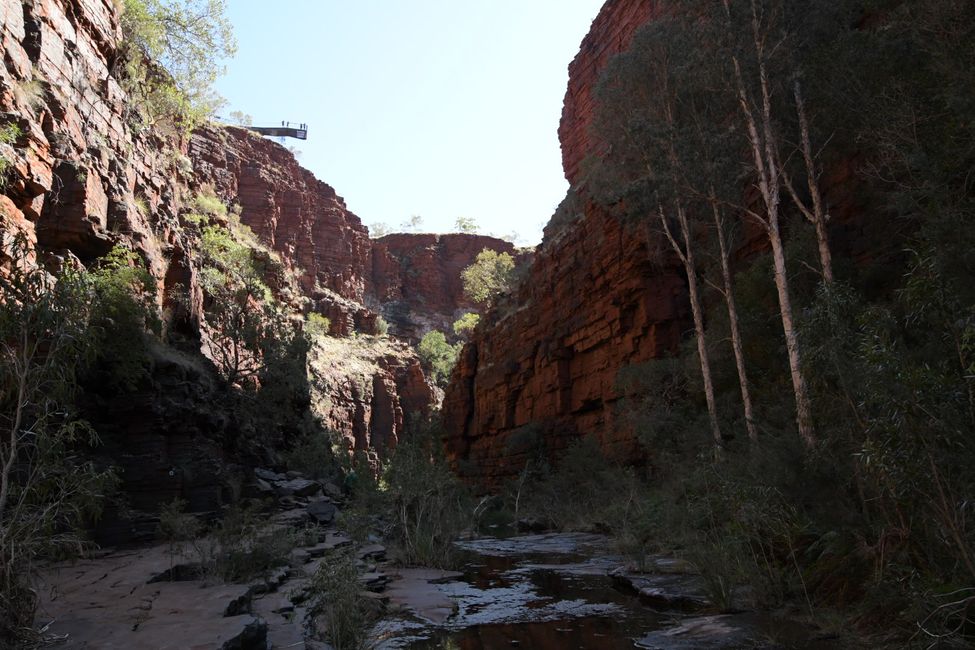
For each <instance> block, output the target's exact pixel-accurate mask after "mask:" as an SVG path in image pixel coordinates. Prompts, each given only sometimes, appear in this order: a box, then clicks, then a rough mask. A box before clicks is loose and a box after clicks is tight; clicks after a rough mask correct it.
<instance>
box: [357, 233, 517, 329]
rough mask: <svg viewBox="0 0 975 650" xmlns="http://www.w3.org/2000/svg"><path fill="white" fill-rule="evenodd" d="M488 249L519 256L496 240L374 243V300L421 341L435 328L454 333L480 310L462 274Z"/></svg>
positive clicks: (397, 238)
mask: <svg viewBox="0 0 975 650" xmlns="http://www.w3.org/2000/svg"><path fill="white" fill-rule="evenodd" d="M485 248H488V249H491V250H494V251H498V252H499V253H500V252H504V253H509V254H512V255H513V254H515V248H514V246H513V245H512V244H510V243H509V242H506V241H504V240H502V239H498V238H496V237H488V236H484V235H468V234H461V233H453V234H448V235H427V234H410V233H397V234H393V235H387V236H385V237H381V238H379V239H376V240H374V241H373V245H372V301H373V304H375V305H376V307H377V309H379V310H380V311H382V314H383V316H384V317H385V318H386V320H387V321H388V322H389V323H390V325H391V326H392V328H393V331H394V332H395V333H396V334H397V335H399V336H403V337H405V338H408V339H411V340H414V341H417V340H419V339H420V338H421V337H422V336H423V335H424V334H426V333H427V332H429V331H430V330H434V329H436V330H440V331H442V332H450V331H451V326H452V325H453V323H454V321H455V320H457V319H458V318H460V317H461V316H462V315H463V314H464V312H467V311H471V310H474V309H475V308H476V306H475V305H474V304H472V303H471V302H470V301H469V300H468V299H467V298H466V296H464V283H463V281H462V280H461V272H462V271H463V270H464V268H465V267H467V266H470V264H471V263H473V261H474V259H475V258H476V257H477V254H478V253H480V252H481V251H482V250H484V249H485Z"/></svg>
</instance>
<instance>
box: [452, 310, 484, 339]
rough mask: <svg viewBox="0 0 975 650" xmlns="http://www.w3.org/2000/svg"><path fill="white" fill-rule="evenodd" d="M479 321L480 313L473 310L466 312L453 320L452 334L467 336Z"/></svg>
mask: <svg viewBox="0 0 975 650" xmlns="http://www.w3.org/2000/svg"><path fill="white" fill-rule="evenodd" d="M480 321H481V316H480V314H475V313H474V312H468V313H466V314H464V315H463V316H461V317H460V318H458V319H457V320H456V321H454V334H456V335H457V336H463V337H468V336H470V335H471V333H472V332H473V331H474V329H475V328H477V324H478V323H479V322H480Z"/></svg>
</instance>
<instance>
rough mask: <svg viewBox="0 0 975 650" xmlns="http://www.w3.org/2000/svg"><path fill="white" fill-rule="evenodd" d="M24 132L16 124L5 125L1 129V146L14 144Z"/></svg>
mask: <svg viewBox="0 0 975 650" xmlns="http://www.w3.org/2000/svg"><path fill="white" fill-rule="evenodd" d="M23 134H24V132H23V131H22V130H21V128H20V127H19V126H17V125H16V124H13V123H11V124H4V125H3V126H2V127H0V144H13V143H15V142H17V140H18V139H19V138H20V136H22V135H23Z"/></svg>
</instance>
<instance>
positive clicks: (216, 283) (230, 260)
mask: <svg viewBox="0 0 975 650" xmlns="http://www.w3.org/2000/svg"><path fill="white" fill-rule="evenodd" d="M250 237H251V236H250V234H249V233H247V232H244V233H243V234H240V232H239V229H238V230H237V231H231V230H230V229H229V228H225V227H223V226H219V225H212V226H206V227H205V228H204V229H203V233H202V237H201V239H200V243H201V249H202V251H201V252H202V253H203V259H204V264H205V266H204V268H203V272H202V273H201V284H202V285H203V289H204V291H205V293H206V301H205V303H204V309H205V312H206V317H207V322H208V323H209V324H210V325H211V326H212V327H213V328H214V330H215V332H216V336H214V337H212V340H211V351H212V352H213V353H214V355H215V356H216V358H217V361H218V365H219V366H220V368H221V369H222V371H223V372H224V374H225V377H226V379H227V381H228V382H230V383H231V384H234V383H237V382H238V381H241V380H244V379H248V378H250V377H254V376H256V375H257V374H258V373H260V372H261V370H262V368H263V367H264V364H263V362H262V360H261V352H262V348H264V347H266V346H267V345H268V344H269V343H271V342H272V337H273V336H274V335H275V334H286V336H287V338H288V340H290V339H291V338H293V337H294V334H293V333H292V334H290V335H289V334H287V332H286V330H289V329H293V328H290V327H289V326H288V324H287V323H286V322H285V321H284V320H283V319H282V318H280V317H279V316H278V314H277V313H276V311H275V308H274V304H273V298H272V295H271V290H270V289H269V288H268V286H267V285H266V284H265V283H264V278H263V274H262V268H261V267H260V266H259V265H258V263H257V259H256V254H255V253H256V251H255V248H254V247H253V245H251V244H250V243H249V242H247V241H246V240H248V239H250ZM276 330H278V331H276Z"/></svg>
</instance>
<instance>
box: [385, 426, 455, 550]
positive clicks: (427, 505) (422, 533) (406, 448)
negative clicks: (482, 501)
mask: <svg viewBox="0 0 975 650" xmlns="http://www.w3.org/2000/svg"><path fill="white" fill-rule="evenodd" d="M441 435H442V433H441V432H440V431H439V430H437V429H436V428H434V427H428V428H425V429H421V430H419V431H417V432H415V433H414V434H413V435H412V436H410V437H409V438H408V439H407V440H402V441H400V443H399V445H398V446H397V447H396V450H395V451H394V452H393V455H392V458H390V461H389V465H388V466H387V467H386V470H385V471H384V472H383V475H382V477H383V483H384V484H385V491H384V493H383V497H384V502H385V515H386V517H387V521H388V528H387V530H386V536H385V538H386V539H388V540H389V541H390V542H391V543H393V544H395V545H396V546H397V548H398V554H399V559H400V561H402V562H403V563H404V564H406V565H418V566H433V567H438V568H447V567H449V566H451V565H452V564H453V562H454V560H455V555H454V545H453V543H454V540H456V539H457V537H458V536H459V535H460V533H461V531H463V530H465V529H466V528H468V527H469V526H471V525H472V523H473V506H472V504H471V502H470V495H469V494H468V493H467V490H466V488H465V487H464V486H463V485H462V484H461V483H460V481H459V480H458V478H457V477H456V476H455V475H454V473H453V472H452V471H451V469H450V467H449V466H448V464H447V461H446V459H445V458H444V457H443V446H442V444H441V441H440V437H441Z"/></svg>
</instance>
